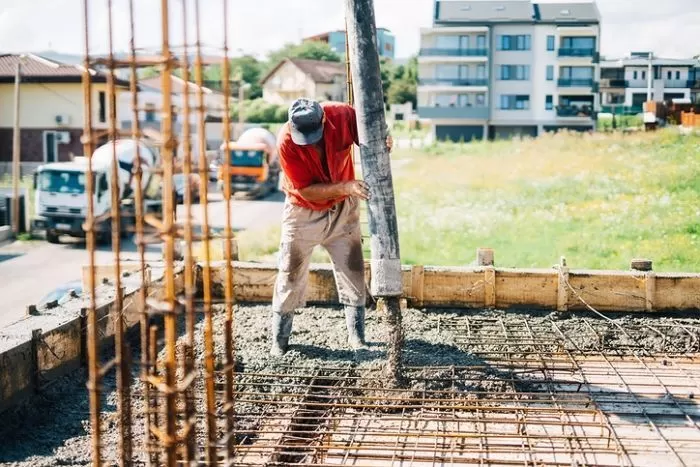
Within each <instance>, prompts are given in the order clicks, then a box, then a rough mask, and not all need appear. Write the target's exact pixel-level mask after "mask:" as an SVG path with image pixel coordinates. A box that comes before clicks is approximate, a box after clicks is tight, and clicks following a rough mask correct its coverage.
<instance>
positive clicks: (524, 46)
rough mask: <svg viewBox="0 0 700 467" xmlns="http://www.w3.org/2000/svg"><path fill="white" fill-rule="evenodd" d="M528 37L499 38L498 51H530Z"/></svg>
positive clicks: (523, 35) (527, 35) (529, 39)
mask: <svg viewBox="0 0 700 467" xmlns="http://www.w3.org/2000/svg"><path fill="white" fill-rule="evenodd" d="M530 41H531V38H530V35H529V34H522V35H518V36H499V41H498V50H530Z"/></svg>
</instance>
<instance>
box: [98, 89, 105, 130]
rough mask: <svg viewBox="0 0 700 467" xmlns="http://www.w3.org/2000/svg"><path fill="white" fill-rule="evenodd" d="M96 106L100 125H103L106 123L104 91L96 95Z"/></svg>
mask: <svg viewBox="0 0 700 467" xmlns="http://www.w3.org/2000/svg"><path fill="white" fill-rule="evenodd" d="M97 99H98V101H99V104H98V117H97V118H98V119H99V121H100V123H105V122H106V121H107V98H106V96H105V92H104V91H100V92H99V93H97Z"/></svg>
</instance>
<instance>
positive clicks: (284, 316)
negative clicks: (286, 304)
mask: <svg viewBox="0 0 700 467" xmlns="http://www.w3.org/2000/svg"><path fill="white" fill-rule="evenodd" d="M293 321H294V313H280V312H276V311H273V312H272V319H271V323H270V324H271V326H270V327H271V330H272V336H271V337H272V345H271V346H270V355H272V356H273V357H281V356H282V355H284V354H285V353H287V348H289V335H290V334H291V333H292V322H293Z"/></svg>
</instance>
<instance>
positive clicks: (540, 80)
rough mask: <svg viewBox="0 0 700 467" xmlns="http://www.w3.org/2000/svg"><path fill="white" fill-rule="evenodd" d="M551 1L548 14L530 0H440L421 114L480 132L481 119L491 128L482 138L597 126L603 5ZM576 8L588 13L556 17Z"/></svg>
mask: <svg viewBox="0 0 700 467" xmlns="http://www.w3.org/2000/svg"><path fill="white" fill-rule="evenodd" d="M499 5H500V6H499ZM543 5H544V4H543ZM549 5H550V7H548V9H547V11H546V14H547V15H548V17H547V18H542V17H539V18H538V17H537V16H538V15H539V11H540V5H535V4H534V3H530V2H527V1H521V2H515V1H504V2H503V5H501V4H500V3H499V4H495V3H486V2H477V1H454V2H447V1H444V2H443V1H439V0H438V1H436V18H435V25H434V26H433V27H431V28H426V29H423V30H421V53H420V56H419V59H418V63H419V70H418V73H419V78H420V83H419V86H418V114H419V116H420V117H421V118H429V119H431V120H432V122H433V124H434V126H436V127H440V126H444V127H448V126H449V127H455V126H459V125H464V126H471V127H474V131H473V133H474V134H479V133H480V132H481V130H479V129H478V128H477V127H478V126H480V125H481V126H483V127H484V128H486V129H487V130H488V133H489V134H490V135H487V134H482V135H481V136H482V137H488V136H491V137H492V136H493V135H494V134H499V132H506V133H508V132H510V133H523V134H530V135H533V136H534V135H537V134H540V133H542V131H544V130H553V129H558V128H580V129H590V128H593V127H594V126H595V122H594V115H595V112H596V111H597V110H599V108H600V98H599V94H598V82H599V81H600V67H599V64H598V57H599V47H600V27H599V19H597V18H598V16H597V15H598V14H597V8H596V7H595V6H592V7H591V6H590V5H591V4H590V3H589V4H583V3H582V4H575V5H574V7H571V8H569V7H568V6H566V5H569V4H564V3H562V4H561V6H560V7H559V6H557V7H554V9H552V7H551V4H549ZM528 8H532V14H530V11H529V10H528ZM569 10H571V11H569ZM572 11H573V12H574V13H580V14H581V15H582V17H585V19H583V20H579V19H578V18H575V17H569V18H562V19H561V20H560V19H558V16H557V15H559V14H560V13H561V15H563V16H566V15H570V14H571V12H572ZM479 15H480V16H479ZM475 18H476V19H475ZM470 22H474V24H473V25H471V24H469V23H470ZM479 38H481V39H479ZM477 41H480V42H478V43H479V45H482V44H484V43H485V44H487V45H486V49H487V50H480V47H475V44H477ZM484 69H485V70H486V72H485V73H484ZM484 75H485V76H484ZM479 77H485V78H486V79H485V80H480V79H478V78H479ZM477 96H478V97H477Z"/></svg>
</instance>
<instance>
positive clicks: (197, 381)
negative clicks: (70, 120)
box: [83, 0, 700, 466]
mask: <svg viewBox="0 0 700 467" xmlns="http://www.w3.org/2000/svg"><path fill="white" fill-rule="evenodd" d="M105 1H106V4H107V6H108V9H109V11H110V16H109V28H108V30H107V31H100V32H99V33H100V34H103V33H104V34H108V36H109V53H108V54H106V55H104V54H102V55H100V56H95V55H94V54H93V53H92V49H91V42H90V39H91V37H93V35H94V34H96V33H97V32H96V31H91V30H90V27H89V26H90V22H89V21H88V18H89V10H88V5H93V2H92V0H90V1H88V0H84V2H83V5H84V10H85V42H86V47H85V61H84V70H85V71H84V75H83V76H84V90H85V115H86V121H85V137H84V144H85V154H86V156H89V155H91V154H92V153H93V151H94V149H95V147H96V146H98V145H101V144H105V143H106V142H109V141H115V140H116V139H118V138H135V139H139V140H145V141H147V142H148V144H149V145H152V146H154V147H157V148H158V149H159V152H160V163H158V164H157V165H156V166H155V167H143V166H142V165H141V158H140V157H136V159H135V164H134V169H133V177H134V179H135V180H136V183H134V187H135V192H134V196H133V206H131V208H129V209H126V208H124V207H123V206H122V205H121V203H120V200H118V199H114V198H113V204H112V210H111V212H109V213H108V214H106V215H96V214H95V210H94V209H95V208H94V206H93V201H92V199H93V196H92V195H93V194H94V193H95V186H94V182H93V179H92V177H91V175H90V174H88V177H87V192H88V193H89V194H90V196H88V199H89V202H88V220H87V222H86V225H85V228H86V232H87V245H88V251H89V265H90V274H89V283H88V287H87V290H86V292H87V293H88V295H89V297H90V300H89V304H88V309H87V325H88V331H89V332H88V342H87V346H88V351H89V382H88V388H89V395H90V415H91V436H92V456H93V458H92V460H93V465H95V466H100V465H115V464H117V465H169V466H174V465H232V466H244V465H270V466H272V465H289V464H294V465H329V466H330V465H354V466H388V465H396V466H399V465H401V466H408V465H412V466H438V465H439V466H448V465H489V466H501V465H562V466H563V465H566V466H572V465H609V466H613V465H697V463H698V462H699V459H700V427H699V426H698V422H699V420H700V414H699V410H698V405H697V404H696V402H695V394H697V393H698V392H699V391H700V360H699V356H698V355H699V352H700V344H699V342H700V330H699V328H698V327H697V324H696V322H695V321H692V320H689V321H684V320H682V319H668V320H664V321H659V322H658V323H655V324H653V325H652V324H648V323H647V324H639V323H636V322H634V323H632V322H631V323H626V322H624V321H621V320H615V321H606V320H600V319H598V320H594V319H587V318H581V319H576V320H561V321H560V320H557V319H556V318H555V317H551V318H546V319H537V320H531V319H528V318H525V317H523V318H522V319H517V318H515V319H502V318H493V317H483V316H482V317H473V316H464V317H460V318H450V319H440V318H436V319H435V320H434V321H433V322H432V323H431V326H432V328H431V329H433V330H436V332H437V333H438V334H439V335H440V336H442V335H445V336H447V335H451V336H453V337H454V342H455V345H456V346H457V347H458V348H460V349H461V350H462V351H463V352H464V353H466V354H469V355H470V356H472V357H473V360H474V364H473V365H469V366H464V365H459V366H457V365H455V366H439V365H430V364H429V365H423V366H407V367H406V369H405V387H403V388H397V389H389V388H386V387H385V384H384V380H383V376H382V369H381V368H371V367H365V366H358V365H355V364H350V363H348V364H346V365H338V364H336V365H334V366H330V365H328V364H326V365H313V366H308V365H300V366H287V367H278V368H276V369H275V370H274V371H261V370H260V368H256V367H253V368H252V369H247V368H246V367H245V362H244V361H241V360H240V359H238V358H237V352H239V351H240V350H241V348H240V346H239V345H237V343H236V342H235V338H234V336H235V335H236V330H235V323H236V314H235V313H234V312H235V311H236V308H235V305H234V302H235V297H234V284H233V262H232V256H233V243H232V242H233V229H232V215H233V213H232V211H231V191H230V188H229V187H227V186H226V184H224V192H223V198H224V203H225V213H226V214H225V223H224V228H223V229H222V230H218V231H215V230H214V229H213V228H212V227H211V222H210V218H209V216H210V213H209V210H208V209H207V208H206V202H207V198H208V183H207V180H208V173H207V170H208V160H207V147H206V141H205V115H206V113H207V110H208V108H207V103H206V101H205V99H204V93H203V87H202V84H203V66H204V64H205V60H204V57H203V53H202V49H203V46H202V43H201V40H200V27H203V25H201V24H200V9H201V8H202V5H203V4H204V3H205V2H203V1H201V0H183V1H179V2H172V1H168V0H161V3H160V4H161V28H162V44H161V47H160V50H158V51H157V53H155V54H153V53H151V54H150V55H149V56H144V55H141V54H139V53H137V52H138V51H139V50H140V49H139V47H137V41H136V38H135V37H134V35H135V27H134V22H135V14H134V0H130V1H129V13H130V14H129V17H128V21H129V24H116V23H115V21H114V18H113V17H112V14H111V12H112V9H113V7H112V3H111V1H109V0H105ZM206 6H207V8H219V9H220V13H221V14H220V17H221V18H222V20H221V21H222V22H221V24H220V25H212V24H208V25H207V27H210V28H213V27H215V28H223V29H222V30H223V31H227V24H226V21H227V18H228V16H229V14H230V11H229V10H228V8H227V0H221V1H216V2H215V1H207V2H206ZM176 8H178V9H180V11H181V16H182V18H183V23H182V24H181V25H175V24H171V23H170V21H169V15H170V13H171V12H172V11H173V10H174V9H176ZM192 19H194V21H192ZM151 20H152V18H151ZM117 28H121V29H120V30H128V31H130V35H131V41H130V50H129V54H128V57H127V58H120V59H116V58H115V54H114V48H113V44H112V35H113V33H114V31H115V30H116V29H117ZM125 28H126V29H125ZM192 29H194V30H192ZM171 36H177V37H178V39H177V43H178V44H179V45H178V46H177V47H173V46H172V45H171V41H173V40H172V39H171ZM228 49H229V45H228V43H227V38H226V35H225V34H224V41H223V44H222V47H220V48H219V49H218V52H220V55H221V59H220V61H219V63H220V65H221V69H222V71H223V76H224V77H228V75H229V60H228ZM209 50H211V48H209ZM209 54H211V52H209ZM147 66H157V67H158V71H159V76H160V79H161V84H162V89H163V101H162V106H161V108H159V109H151V110H156V111H157V112H159V113H160V115H161V116H162V120H161V121H160V131H159V132H158V133H157V134H154V133H153V132H149V131H146V128H145V127H144V125H143V123H142V122H141V120H140V118H139V116H140V113H141V112H143V111H144V108H142V106H141V103H140V101H139V99H138V92H139V87H140V81H141V80H140V78H139V77H138V71H139V70H141V69H142V68H144V67H147ZM124 68H126V69H127V70H128V71H129V75H130V79H129V86H128V90H126V89H124V87H123V86H122V87H119V86H118V85H117V79H116V76H117V70H120V69H124ZM93 69H99V70H100V71H102V72H104V73H107V76H108V77H109V79H108V83H107V100H108V102H115V101H116V98H117V94H123V93H129V94H130V96H131V101H130V105H131V112H132V124H131V128H130V130H124V129H120V128H119V125H118V122H117V118H116V113H115V112H116V111H115V106H114V105H112V106H111V107H110V112H109V117H108V118H107V121H106V122H105V125H96V124H95V122H94V121H93V112H92V110H93V109H92V107H93V105H92V101H93V99H94V95H95V93H94V90H93V86H92V83H91V79H92V78H91V77H92V72H91V70H93ZM175 71H178V73H179V74H180V76H181V77H182V79H184V80H185V81H190V80H193V82H194V83H196V86H193V87H190V86H186V87H185V88H184V89H185V91H184V92H185V97H184V98H183V99H182V100H181V107H182V108H180V109H174V107H173V105H174V103H173V100H172V97H171V90H172V83H173V76H174V73H175ZM222 85H223V86H222V87H223V94H224V95H225V96H229V95H230V94H231V93H230V91H231V90H230V89H229V86H230V85H229V82H228V79H224V80H223V82H222ZM190 98H192V99H190ZM223 102H224V105H223V108H218V109H215V110H216V111H217V112H219V113H220V115H221V120H222V123H223V129H224V130H223V134H222V135H221V138H222V140H224V141H228V140H230V139H231V129H230V109H229V100H228V99H224V101H223ZM176 115H180V116H181V118H182V119H183V120H184V121H185V123H189V120H190V119H192V118H193V119H194V120H195V124H194V125H192V126H191V125H189V124H185V125H183V129H182V132H180V133H178V132H176V131H175V130H174V128H175V123H176V122H175V120H176ZM115 152H116V151H115ZM115 157H116V156H115ZM89 160H90V159H89ZM223 163H224V171H225V172H228V164H229V160H228V158H227V157H224V158H223ZM116 166H117V165H116V164H115V165H114V168H113V170H112V172H111V174H110V176H111V178H112V183H113V184H116V179H117V177H118V174H117V171H116ZM88 171H89V172H91V171H92V167H91V165H90V168H89V170H88ZM178 172H182V173H183V174H184V175H185V176H186V177H189V176H190V174H198V175H199V180H200V184H199V192H200V197H201V199H202V204H201V205H195V203H194V196H193V193H192V190H191V188H190V186H189V184H186V188H185V195H184V200H183V208H182V209H181V210H180V213H181V214H182V215H181V217H180V218H178V217H177V216H176V212H177V206H176V203H175V197H174V194H173V179H174V176H175V174H176V173H178ZM146 174H151V175H152V176H154V177H156V185H157V186H159V187H160V188H161V190H160V191H161V193H162V194H161V197H162V204H161V205H160V206H158V207H157V208H153V206H154V203H152V202H151V203H149V196H150V195H148V194H147V193H144V191H143V190H142V188H141V180H142V177H144V176H145V175H146ZM156 205H157V203H156ZM195 217H198V218H199V219H200V220H199V222H195V221H194V219H195ZM105 223H107V224H108V225H109V228H110V231H111V232H112V234H111V241H112V249H113V252H114V265H115V266H114V267H115V271H114V272H115V274H114V277H115V281H114V284H113V285H114V290H115V292H116V297H117V306H116V307H115V308H114V309H116V310H120V309H122V308H123V305H126V304H125V303H122V302H121V301H122V296H123V285H124V284H123V283H122V279H121V278H122V274H121V272H122V271H121V266H120V265H121V264H122V261H121V259H122V258H121V253H122V251H121V248H122V244H121V230H123V229H122V227H124V226H127V225H128V226H131V227H130V229H129V231H130V232H132V233H133V234H134V235H135V243H136V245H137V248H138V252H139V264H140V268H139V269H140V271H139V273H138V275H139V276H140V281H141V284H143V285H144V286H143V287H140V288H139V293H138V296H137V297H135V300H136V301H137V303H138V313H139V318H140V323H139V324H140V326H139V328H140V331H139V332H140V338H139V339H136V340H134V339H131V338H130V336H128V335H127V334H126V332H125V329H126V324H125V322H124V320H125V317H124V316H123V315H122V314H121V313H119V312H117V313H116V316H115V317H114V323H116V325H115V331H114V336H115V337H114V344H115V345H114V349H113V350H110V348H107V349H101V348H100V346H99V341H100V339H99V334H100V332H101V326H102V324H101V319H100V317H99V316H98V315H97V313H96V305H97V300H98V298H99V297H98V294H97V291H98V284H97V283H96V282H97V280H96V277H97V276H96V270H97V265H96V262H95V249H96V240H97V236H98V235H99V234H100V232H102V231H103V229H102V227H101V226H102V225H103V224H105ZM212 241H223V243H224V248H223V251H224V264H225V267H224V275H225V278H224V281H223V284H224V286H223V288H222V290H215V287H214V285H213V280H212V274H213V272H212V247H211V242H212ZM154 244H157V245H161V246H162V249H163V261H162V262H160V263H152V262H147V261H146V254H145V252H146V248H147V247H148V246H149V245H154ZM180 244H183V245H184V248H182V251H181V254H182V258H180V257H179V255H180V253H179V251H180V250H179V245H180ZM195 245H198V249H199V251H200V252H201V257H200V258H197V260H195V257H194V248H195ZM159 280H161V283H160V285H158V286H155V285H154V286H152V287H151V286H148V284H155V283H156V282H157V281H159ZM180 280H181V281H182V283H180V282H178V281H180ZM102 289H103V288H100V290H102ZM180 290H181V292H179V291H180ZM438 316H439V315H438ZM241 345H243V344H241ZM429 357H430V356H429V355H427V356H426V358H427V359H428V360H429ZM112 406H114V407H112ZM108 443H117V449H116V450H110V454H107V453H106V452H105V450H104V449H103V448H104V447H105V446H106V445H107V444H108Z"/></svg>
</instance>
